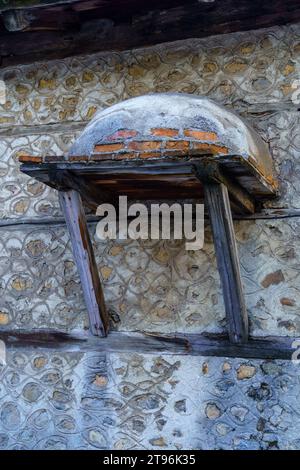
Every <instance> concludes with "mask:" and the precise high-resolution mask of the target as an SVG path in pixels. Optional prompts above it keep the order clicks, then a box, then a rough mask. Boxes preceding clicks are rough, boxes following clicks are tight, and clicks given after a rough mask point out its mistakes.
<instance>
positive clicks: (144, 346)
mask: <svg viewBox="0 0 300 470" xmlns="http://www.w3.org/2000/svg"><path fill="white" fill-rule="evenodd" d="M0 340H2V341H4V343H5V345H6V347H7V349H8V350H10V349H11V350H16V349H30V348H33V349H38V350H39V351H41V350H52V351H65V352H80V351H81V352H89V351H98V352H103V353H105V352H107V353H110V352H111V353H114V352H116V353H127V352H138V353H141V354H162V355H174V354H176V355H185V356H216V357H237V358H247V359H248V358H249V359H285V360H291V359H292V354H293V352H294V351H295V349H296V347H294V346H293V341H294V340H295V338H291V337H283V336H278V337H276V336H275V337H274V336H273V337H272V336H269V337H257V338H249V341H248V342H247V343H245V344H240V345H238V344H232V343H231V342H230V341H229V339H228V337H227V336H224V335H218V334H209V335H208V334H183V333H177V334H176V335H174V336H172V335H165V336H163V335H160V334H158V333H148V334H147V333H125V332H116V331H111V332H110V334H109V335H108V336H107V337H106V338H98V337H96V336H91V335H87V334H84V333H80V334H67V333H62V332H58V331H54V330H30V331H26V330H2V331H0Z"/></svg>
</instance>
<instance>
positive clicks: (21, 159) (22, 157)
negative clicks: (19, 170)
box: [19, 155, 43, 163]
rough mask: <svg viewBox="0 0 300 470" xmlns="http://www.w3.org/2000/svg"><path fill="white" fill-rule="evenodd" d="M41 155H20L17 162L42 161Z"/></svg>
mask: <svg viewBox="0 0 300 470" xmlns="http://www.w3.org/2000/svg"><path fill="white" fill-rule="evenodd" d="M42 161H43V158H42V157H33V156H32V155H20V156H19V162H21V163H42Z"/></svg>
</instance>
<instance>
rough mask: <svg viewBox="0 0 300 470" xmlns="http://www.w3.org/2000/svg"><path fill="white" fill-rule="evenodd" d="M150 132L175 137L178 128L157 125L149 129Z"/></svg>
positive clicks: (160, 135) (159, 135) (158, 135)
mask: <svg viewBox="0 0 300 470" xmlns="http://www.w3.org/2000/svg"><path fill="white" fill-rule="evenodd" d="M151 134H152V135H155V136H157V137H177V136H178V130H176V129H169V128H163V127H157V128H153V129H151Z"/></svg>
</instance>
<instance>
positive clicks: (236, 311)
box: [204, 183, 248, 344]
mask: <svg viewBox="0 0 300 470" xmlns="http://www.w3.org/2000/svg"><path fill="white" fill-rule="evenodd" d="M204 193H205V203H206V204H207V207H208V212H209V217H210V222H211V226H212V232H213V239H214V245H215V251H216V257H217V265H218V269H219V274H220V278H221V284H222V289H223V297H224V304H225V311H226V318H227V324H228V334H229V338H230V341H232V342H233V343H238V344H239V343H245V342H246V341H247V340H248V316H247V311H246V306H245V300H244V294H243V288H242V281H241V273H240V265H239V259H238V252H237V246H236V240H235V234H234V228H233V222H232V215H231V209H230V202H229V196H228V190H227V188H226V186H224V185H223V184H222V183H221V184H210V183H205V185H204Z"/></svg>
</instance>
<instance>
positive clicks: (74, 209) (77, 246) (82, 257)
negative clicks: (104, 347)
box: [59, 189, 109, 336]
mask: <svg viewBox="0 0 300 470" xmlns="http://www.w3.org/2000/svg"><path fill="white" fill-rule="evenodd" d="M59 200H60V204H61V207H62V210H63V212H64V215H65V219H66V223H67V227H68V229H69V233H70V237H71V243H72V249H73V255H74V258H75V261H76V265H77V269H78V271H79V276H80V280H81V285H82V289H83V295H84V299H85V303H86V307H87V311H88V315H89V321H90V330H91V332H92V333H93V334H94V335H97V336H106V335H107V331H108V326H109V320H108V315H107V312H106V308H105V303H104V297H103V293H102V287H101V283H100V278H99V273H98V270H97V266H96V262H95V257H94V252H93V247H92V244H91V240H90V236H89V232H88V227H87V224H86V218H85V213H84V209H83V206H82V201H81V197H80V194H79V193H78V192H77V191H75V190H73V189H71V190H67V191H59Z"/></svg>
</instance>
